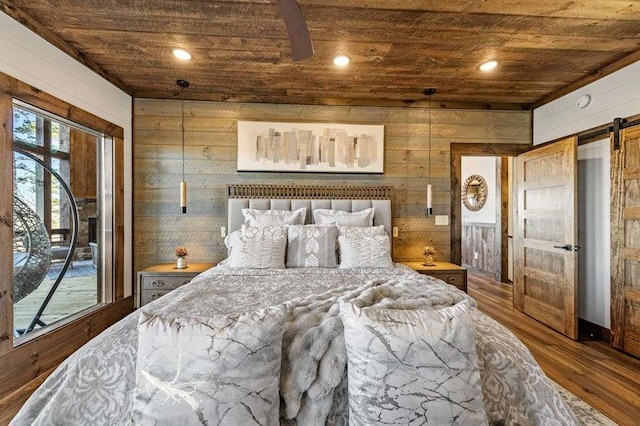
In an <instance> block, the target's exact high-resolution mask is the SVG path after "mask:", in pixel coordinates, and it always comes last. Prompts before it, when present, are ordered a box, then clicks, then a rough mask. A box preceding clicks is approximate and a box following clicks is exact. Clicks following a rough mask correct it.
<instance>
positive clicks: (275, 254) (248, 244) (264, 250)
mask: <svg viewBox="0 0 640 426" xmlns="http://www.w3.org/2000/svg"><path fill="white" fill-rule="evenodd" d="M286 247H287V237H286V236H284V235H279V236H276V237H268V236H266V235H263V236H258V237H254V238H251V237H247V236H243V237H240V239H239V240H238V242H237V243H236V244H235V245H234V246H233V250H232V251H231V256H230V257H229V263H228V266H229V267H230V268H258V269H284V268H285V264H284V256H285V249H286Z"/></svg>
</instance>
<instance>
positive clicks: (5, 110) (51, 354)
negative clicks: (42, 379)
mask: <svg viewBox="0 0 640 426" xmlns="http://www.w3.org/2000/svg"><path fill="white" fill-rule="evenodd" d="M13 99H18V100H20V101H21V102H24V103H26V104H28V105H32V106H34V107H36V108H39V109H42V110H44V111H47V112H49V113H51V114H54V115H56V116H58V117H61V118H64V119H67V120H70V121H72V122H74V123H77V124H79V125H81V126H85V127H88V128H91V129H95V131H98V132H101V133H103V134H104V135H105V137H110V138H111V139H112V143H113V149H112V153H113V155H112V157H111V160H110V161H111V164H112V170H113V173H112V175H111V179H113V193H112V200H113V205H112V211H113V220H112V221H111V223H109V224H107V227H105V229H104V230H103V232H105V235H106V237H107V238H105V239H112V241H113V247H112V253H113V262H112V265H113V267H112V268H105V270H110V269H112V271H111V275H110V276H107V277H106V279H107V280H108V281H106V282H107V283H109V282H111V283H112V286H111V287H112V289H113V295H112V298H111V300H112V303H108V304H105V305H102V306H101V307H99V308H97V309H95V310H93V311H91V312H89V313H86V314H85V313H82V315H79V316H78V318H74V319H73V320H72V321H70V322H69V323H67V324H65V325H63V326H61V327H58V328H56V329H54V330H51V331H48V332H46V333H44V334H43V335H41V336H38V337H36V338H33V339H31V340H29V341H28V342H26V343H24V344H22V345H20V346H17V347H14V338H13V300H12V296H11V295H12V292H13V276H12V274H0V365H2V366H3V368H2V369H0V398H2V397H3V396H5V395H8V394H9V393H11V392H12V391H15V390H16V389H17V388H19V387H21V386H23V385H25V384H26V383H28V382H30V381H31V380H33V379H34V378H35V377H38V376H40V375H41V374H43V373H46V372H48V371H50V370H51V369H52V368H54V367H56V366H57V365H58V364H59V363H60V362H61V361H62V360H64V359H65V358H66V357H67V356H69V355H70V354H71V353H73V352H74V351H75V350H77V349H78V348H79V347H80V346H82V345H83V344H84V343H86V342H87V341H88V340H90V339H91V338H93V337H94V336H96V335H97V334H99V333H100V332H101V331H102V330H104V329H106V328H107V327H108V326H110V325H111V324H113V323H115V322H117V321H118V320H119V319H121V318H122V317H124V316H126V315H127V314H128V313H130V312H132V311H133V309H134V303H133V296H129V297H126V298H125V297H124V163H125V157H124V129H123V128H122V127H119V126H117V125H115V124H113V123H111V122H109V121H107V120H104V119H102V118H100V117H97V116H95V115H93V114H91V113H89V112H87V111H84V110H83V109H81V108H78V107H77V106H74V105H71V104H69V103H67V102H64V101H62V100H60V99H58V98H56V97H54V96H52V95H50V94H48V93H46V92H43V91H41V90H37V89H35V88H33V87H32V86H30V85H28V84H26V83H24V82H21V81H19V80H17V79H15V78H13V77H11V76H9V75H7V74H4V73H1V72H0V121H1V123H2V127H0V239H1V240H2V241H10V240H12V238H13V190H12V188H13V167H12V165H13ZM12 267H13V248H12V246H11V245H9V244H4V245H0V270H5V271H8V270H12ZM10 268H11V269H10ZM5 275H9V276H8V277H7V276H5ZM106 275H107V274H105V276H106Z"/></svg>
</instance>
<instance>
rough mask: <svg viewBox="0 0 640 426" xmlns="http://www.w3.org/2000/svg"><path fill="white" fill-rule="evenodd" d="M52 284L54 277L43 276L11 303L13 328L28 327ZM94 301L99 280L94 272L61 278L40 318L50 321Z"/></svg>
mask: <svg viewBox="0 0 640 426" xmlns="http://www.w3.org/2000/svg"><path fill="white" fill-rule="evenodd" d="M76 263H78V262H76ZM53 284H54V280H51V279H48V278H45V279H44V281H43V282H42V284H40V286H39V287H38V288H37V289H36V290H35V291H33V292H32V293H31V294H29V295H28V296H27V297H25V298H24V299H22V300H20V301H19V302H17V303H15V304H14V305H13V322H14V328H15V329H18V330H20V329H24V328H26V327H28V326H29V324H30V323H31V320H32V319H33V317H34V315H35V314H36V312H37V311H38V309H39V308H40V305H41V304H42V301H43V300H44V299H45V297H46V296H47V293H48V292H49V290H50V289H51V287H52V286H53ZM97 303H98V283H97V275H96V274H95V273H93V274H91V275H83V276H79V277H72V278H64V279H63V280H62V282H61V283H60V285H59V286H58V289H57V290H56V292H55V293H54V295H53V297H52V298H51V301H50V302H49V305H48V306H47V308H46V309H45V311H44V312H43V315H42V317H41V318H42V321H43V322H44V323H46V324H51V323H53V322H55V321H58V320H61V319H63V318H65V317H67V316H69V315H73V314H75V313H77V312H80V311H82V310H84V309H86V308H89V307H91V306H94V305H95V304H97Z"/></svg>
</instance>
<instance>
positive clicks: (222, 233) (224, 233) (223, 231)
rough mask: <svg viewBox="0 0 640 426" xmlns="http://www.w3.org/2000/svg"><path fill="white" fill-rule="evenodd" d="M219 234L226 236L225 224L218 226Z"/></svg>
mask: <svg viewBox="0 0 640 426" xmlns="http://www.w3.org/2000/svg"><path fill="white" fill-rule="evenodd" d="M220 236H221V237H222V238H224V237H226V236H227V227H226V226H221V227H220Z"/></svg>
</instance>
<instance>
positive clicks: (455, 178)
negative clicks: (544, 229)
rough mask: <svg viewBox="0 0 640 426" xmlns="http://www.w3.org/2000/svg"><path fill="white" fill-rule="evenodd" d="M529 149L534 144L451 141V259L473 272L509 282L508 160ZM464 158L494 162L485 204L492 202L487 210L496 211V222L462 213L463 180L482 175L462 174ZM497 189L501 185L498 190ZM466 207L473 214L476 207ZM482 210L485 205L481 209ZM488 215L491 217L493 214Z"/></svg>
mask: <svg viewBox="0 0 640 426" xmlns="http://www.w3.org/2000/svg"><path fill="white" fill-rule="evenodd" d="M529 149H531V145H511V144H510V145H507V144H476V143H453V144H451V194H452V196H451V262H453V263H456V264H458V265H463V264H464V265H467V268H468V269H469V270H470V272H471V273H476V274H479V275H484V276H487V277H490V278H491V279H494V280H495V281H502V282H506V283H508V282H510V280H511V278H510V277H509V273H508V271H509V261H508V258H509V257H508V256H507V253H508V251H509V245H510V242H509V240H510V239H509V238H508V236H509V234H508V231H509V229H508V221H507V219H508V217H509V215H510V213H509V205H508V203H507V202H506V201H505V200H507V199H508V198H509V194H508V187H509V185H508V183H507V182H508V174H509V168H510V167H509V162H510V161H511V160H512V158H513V157H515V156H517V155H519V154H521V153H523V152H526V151H528V150H529ZM463 157H466V158H477V159H479V160H482V159H485V160H486V161H479V162H477V163H478V164H480V163H487V164H490V163H493V164H494V166H493V167H494V171H493V175H495V177H494V178H493V179H490V180H491V181H492V182H496V183H494V184H492V185H491V186H492V187H491V188H490V191H489V192H488V193H487V198H488V200H485V204H486V203H489V204H491V208H490V209H487V210H486V211H485V212H488V211H489V210H490V211H492V212H495V213H494V214H493V215H494V216H495V217H496V219H495V220H494V223H491V222H487V219H486V218H480V219H478V220H477V221H475V220H474V217H475V218H478V217H479V216H478V215H472V214H463V207H462V205H463V203H462V187H463V183H466V182H465V181H466V180H467V179H469V177H471V176H472V175H475V174H477V175H480V176H482V172H479V173H471V172H472V171H473V169H470V170H469V173H466V174H465V175H463ZM487 164H484V166H483V169H486V168H490V167H491V166H488V165H487ZM477 170H480V169H477ZM467 175H468V176H467ZM468 183H469V184H471V186H473V184H474V183H475V180H474V179H471V180H470V181H469V182H468ZM467 186H469V185H467ZM496 188H499V192H496ZM491 191H493V196H491ZM467 198H469V194H467ZM466 210H467V213H468V212H471V213H473V206H471V210H470V209H466ZM482 210H484V207H483V208H482V209H481V210H479V211H482ZM489 215H490V216H491V215H492V213H489ZM465 219H467V220H465ZM463 235H464V236H465V238H466V239H467V244H464V243H463ZM463 248H464V249H463ZM463 251H464V253H463ZM463 254H464V256H463ZM489 254H490V255H489ZM503 254H504V255H503ZM489 258H491V259H493V260H491V259H489ZM492 274H493V275H492Z"/></svg>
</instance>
